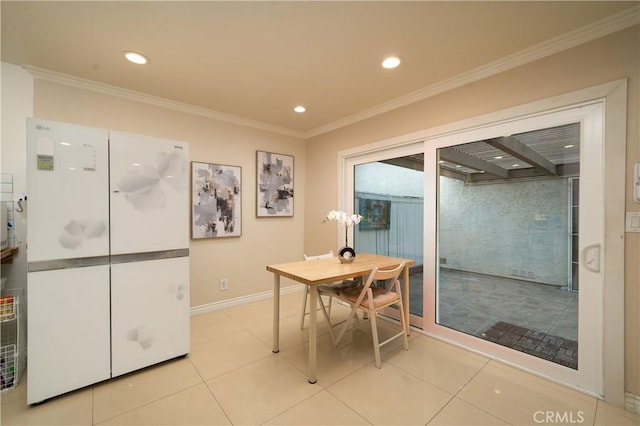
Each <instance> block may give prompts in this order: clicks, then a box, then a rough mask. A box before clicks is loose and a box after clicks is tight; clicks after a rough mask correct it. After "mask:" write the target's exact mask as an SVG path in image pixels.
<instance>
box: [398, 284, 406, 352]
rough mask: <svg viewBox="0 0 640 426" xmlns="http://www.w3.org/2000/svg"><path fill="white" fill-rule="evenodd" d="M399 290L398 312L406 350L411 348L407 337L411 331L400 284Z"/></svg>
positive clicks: (403, 344)
mask: <svg viewBox="0 0 640 426" xmlns="http://www.w3.org/2000/svg"><path fill="white" fill-rule="evenodd" d="M396 289H397V291H398V296H399V297H398V299H399V300H398V312H399V313H400V324H401V325H402V346H403V347H404V350H405V351H408V350H409V339H408V338H407V334H408V331H409V324H407V321H406V319H405V316H404V304H403V303H402V291H401V290H400V286H399V285H398V286H397V287H396Z"/></svg>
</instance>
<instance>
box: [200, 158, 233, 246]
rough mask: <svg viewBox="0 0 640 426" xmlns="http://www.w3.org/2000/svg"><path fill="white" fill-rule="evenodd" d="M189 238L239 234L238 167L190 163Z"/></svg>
mask: <svg viewBox="0 0 640 426" xmlns="http://www.w3.org/2000/svg"><path fill="white" fill-rule="evenodd" d="M191 172H192V173H191V174H192V184H191V205H192V210H191V238H193V239H197V238H220V237H239V236H240V235H242V169H241V168H240V167H238V166H225V165H222V164H209V163H198V162H195V161H193V162H192V163H191Z"/></svg>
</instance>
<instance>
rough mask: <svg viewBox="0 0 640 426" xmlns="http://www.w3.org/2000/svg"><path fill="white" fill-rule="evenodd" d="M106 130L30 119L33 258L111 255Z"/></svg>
mask: <svg viewBox="0 0 640 426" xmlns="http://www.w3.org/2000/svg"><path fill="white" fill-rule="evenodd" d="M108 143H109V141H108V132H107V131H106V130H103V129H93V128H89V127H83V126H76V125H71V124H65V123H56V122H52V121H45V120H38V119H28V120H27V186H28V188H27V193H28V195H29V199H28V200H29V230H28V233H27V240H28V251H27V259H28V261H29V262H37V261H42V260H52V259H70V258H86V257H93V256H108V255H109V186H108V185H109V157H108V149H109V148H108Z"/></svg>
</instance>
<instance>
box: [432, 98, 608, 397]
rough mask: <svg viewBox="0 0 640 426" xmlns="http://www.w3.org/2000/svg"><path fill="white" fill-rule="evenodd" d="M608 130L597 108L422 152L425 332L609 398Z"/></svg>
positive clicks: (477, 132)
mask: <svg viewBox="0 0 640 426" xmlns="http://www.w3.org/2000/svg"><path fill="white" fill-rule="evenodd" d="M603 120H604V115H603V107H602V105H601V104H599V103H596V104H592V105H584V106H580V107H575V108H570V109H566V110H562V111H557V112H552V113H548V114H543V115H537V116H535V117H530V118H522V119H519V120H514V121H509V122H505V123H499V124H495V125H493V126H487V127H485V128H482V129H473V130H468V131H461V132H459V133H456V134H450V135H447V136H446V137H439V138H434V139H432V140H430V141H428V142H427V143H426V144H425V145H426V150H425V179H426V183H425V188H427V192H428V191H429V188H432V189H433V194H434V196H433V197H427V198H425V229H426V230H427V232H425V259H433V262H425V272H424V273H425V283H426V285H427V287H428V289H427V290H426V292H425V298H424V301H423V303H424V310H425V319H424V324H425V329H426V330H427V331H428V332H430V333H432V334H434V335H437V336H440V337H441V338H443V339H446V340H450V341H455V342H457V343H459V344H462V345H464V346H467V347H470V348H473V349H476V350H479V351H482V352H485V353H487V354H490V355H492V356H495V357H497V358H500V359H503V360H506V361H508V362H512V363H514V364H516V365H520V366H522V367H524V368H527V369H529V370H532V371H538V372H540V373H541V374H544V375H546V376H548V377H554V378H555V379H557V380H560V381H563V382H566V383H572V384H574V385H576V386H579V387H581V388H584V389H587V390H589V391H591V392H593V393H595V394H601V393H602V390H603V382H602V371H603V367H602V363H603V360H602V339H603V335H602V329H603V276H602V273H601V270H600V264H601V261H600V258H601V256H602V250H603V248H602V241H603V240H604V229H603V223H604V210H603V208H602V206H603V204H604V191H603V164H602V161H603V159H602V155H601V153H602V152H603V131H602V129H603V127H602V125H603V122H604V121H603ZM578 180H579V182H580V185H578V184H577V182H578ZM578 201H579V206H580V209H579V210H578V209H577V208H576V207H577V205H578ZM587 212H588V214H586V213H587ZM578 224H579V230H578V229H577V227H578ZM578 231H579V232H578ZM578 257H580V262H579V263H576V262H575V260H576V259H577V258H578ZM573 271H575V273H573ZM578 271H579V274H578ZM578 276H579V279H580V286H579V288H580V291H579V292H576V291H573V290H574V289H576V288H578V287H577V279H578Z"/></svg>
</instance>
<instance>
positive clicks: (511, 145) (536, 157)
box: [485, 136, 557, 176]
mask: <svg viewBox="0 0 640 426" xmlns="http://www.w3.org/2000/svg"><path fill="white" fill-rule="evenodd" d="M485 142H486V143H487V144H489V145H491V146H492V147H494V148H496V149H499V150H500V151H503V152H506V153H507V154H509V155H511V156H513V157H515V158H517V159H518V160H520V161H524V162H527V163H529V164H531V165H532V166H533V167H535V168H536V169H538V170H540V171H541V172H543V173H546V174H550V175H552V176H556V175H557V172H556V165H555V164H553V163H552V162H551V161H549V160H547V159H546V158H545V157H543V156H542V155H540V154H539V153H538V152H536V151H534V150H533V149H531V148H529V147H528V146H527V145H525V144H523V143H522V142H520V141H519V140H517V139H516V138H514V137H513V136H505V137H501V138H494V139H489V140H487V141H485Z"/></svg>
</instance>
